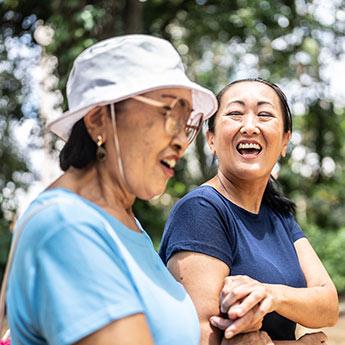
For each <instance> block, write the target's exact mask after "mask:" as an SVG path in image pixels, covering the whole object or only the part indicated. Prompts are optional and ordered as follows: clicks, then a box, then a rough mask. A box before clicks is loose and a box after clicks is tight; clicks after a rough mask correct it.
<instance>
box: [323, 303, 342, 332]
mask: <svg viewBox="0 0 345 345" xmlns="http://www.w3.org/2000/svg"><path fill="white" fill-rule="evenodd" d="M338 319H339V304H338V303H337V305H335V306H334V308H332V310H331V311H330V313H329V318H328V322H327V325H326V327H333V326H335V325H336V323H337V322H338Z"/></svg>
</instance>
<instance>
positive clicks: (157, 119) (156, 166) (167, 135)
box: [106, 88, 192, 200]
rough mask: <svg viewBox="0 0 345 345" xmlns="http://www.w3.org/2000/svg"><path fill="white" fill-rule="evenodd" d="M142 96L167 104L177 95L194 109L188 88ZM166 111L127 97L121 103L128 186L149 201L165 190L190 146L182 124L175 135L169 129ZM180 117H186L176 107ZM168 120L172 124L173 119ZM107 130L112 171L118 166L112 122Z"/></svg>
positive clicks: (119, 120)
mask: <svg viewBox="0 0 345 345" xmlns="http://www.w3.org/2000/svg"><path fill="white" fill-rule="evenodd" d="M141 96H144V97H146V98H148V99H151V100H154V101H159V102H162V103H165V104H167V105H170V104H171V103H172V102H173V101H174V100H175V99H176V98H182V99H184V100H185V101H186V105H188V107H187V109H188V110H189V111H190V109H191V104H192V95H191V91H190V90H187V89H181V88H169V89H160V90H156V91H152V92H147V93H145V94H142V95H141ZM165 113H166V111H164V109H162V108H160V107H157V106H154V105H150V104H146V103H144V102H142V101H140V100H138V99H128V100H126V101H125V102H122V105H121V110H120V111H118V112H117V115H116V121H117V132H118V138H119V144H120V150H121V158H122V163H123V167H124V175H125V180H126V184H127V186H126V187H127V188H128V191H129V192H131V193H132V194H134V195H135V196H136V197H139V198H141V199H145V200H148V199H150V198H152V197H153V196H155V195H159V194H161V193H163V192H164V190H165V188H166V184H167V182H168V180H169V179H170V178H171V177H172V176H173V175H174V166H175V164H176V162H177V161H178V159H179V158H181V156H182V155H183V153H184V152H185V150H186V148H187V146H188V140H187V136H186V133H185V131H184V128H183V126H182V127H181V130H180V131H179V132H178V133H177V134H175V135H171V131H169V130H167V129H169V128H167V124H166V115H164V114H165ZM180 117H181V118H183V119H184V120H186V115H185V114H184V113H183V109H180V108H177V110H176V112H175V113H174V119H175V120H176V119H179V118H180ZM109 121H110V120H109ZM169 123H170V125H171V121H170V122H169V121H168V124H169ZM170 129H171V128H170ZM107 132H108V133H107V142H106V149H107V151H109V154H108V155H107V156H108V157H114V158H113V159H107V162H106V164H107V167H108V169H109V171H111V170H113V169H114V168H113V167H114V164H115V165H117V161H116V159H115V157H116V150H115V149H114V145H113V140H112V135H113V133H112V126H111V122H109V124H108V125H107ZM110 151H111V152H110Z"/></svg>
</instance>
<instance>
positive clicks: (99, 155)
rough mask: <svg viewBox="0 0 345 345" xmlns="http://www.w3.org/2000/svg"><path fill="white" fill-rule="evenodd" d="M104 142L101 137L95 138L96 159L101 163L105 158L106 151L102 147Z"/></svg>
mask: <svg viewBox="0 0 345 345" xmlns="http://www.w3.org/2000/svg"><path fill="white" fill-rule="evenodd" d="M103 144H104V141H103V138H102V136H101V135H98V136H97V150H96V158H97V160H98V161H99V162H103V161H104V160H105V159H106V158H107V151H106V150H105V148H104V147H103Z"/></svg>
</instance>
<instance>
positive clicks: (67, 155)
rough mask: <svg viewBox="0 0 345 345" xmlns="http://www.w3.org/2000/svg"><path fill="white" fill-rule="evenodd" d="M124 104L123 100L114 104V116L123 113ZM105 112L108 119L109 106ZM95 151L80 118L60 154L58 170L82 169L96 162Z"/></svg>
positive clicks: (94, 145)
mask: <svg viewBox="0 0 345 345" xmlns="http://www.w3.org/2000/svg"><path fill="white" fill-rule="evenodd" d="M125 102H126V100H123V101H120V102H117V103H116V104H114V108H115V113H116V116H118V115H121V113H122V112H123V111H124V104H125ZM106 111H107V113H108V116H109V117H110V113H111V110H110V104H109V105H107V106H106ZM103 147H104V144H103ZM96 151H97V144H96V143H95V142H94V141H93V140H92V138H91V137H90V135H89V133H88V131H87V129H86V126H85V123H84V118H81V119H80V120H79V121H77V122H76V123H75V124H74V126H73V127H72V130H71V134H70V136H69V138H68V140H67V142H66V144H65V146H64V147H63V148H62V150H61V152H60V156H59V160H60V168H61V169H62V170H63V171H66V170H68V169H69V168H70V167H73V168H77V169H83V168H85V167H87V166H88V165H90V164H92V163H94V162H95V161H96Z"/></svg>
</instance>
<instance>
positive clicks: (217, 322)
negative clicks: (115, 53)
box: [210, 316, 233, 331]
mask: <svg viewBox="0 0 345 345" xmlns="http://www.w3.org/2000/svg"><path fill="white" fill-rule="evenodd" d="M232 322H233V321H232V320H229V319H224V318H222V317H220V316H212V317H211V318H210V323H211V325H212V326H214V327H217V328H219V329H221V330H222V331H224V330H225V329H227V328H228V327H229V326H230V325H231V323H232Z"/></svg>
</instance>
